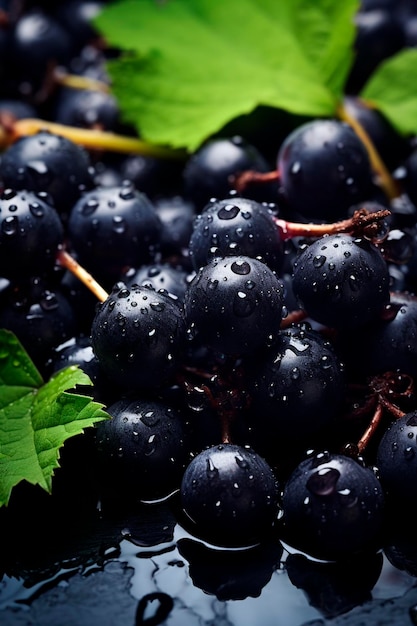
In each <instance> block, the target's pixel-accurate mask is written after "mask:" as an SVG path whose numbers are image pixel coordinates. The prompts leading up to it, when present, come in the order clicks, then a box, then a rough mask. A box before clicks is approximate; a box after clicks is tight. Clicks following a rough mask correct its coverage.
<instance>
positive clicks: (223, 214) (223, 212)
mask: <svg viewBox="0 0 417 626" xmlns="http://www.w3.org/2000/svg"><path fill="white" fill-rule="evenodd" d="M239 212H240V209H239V207H238V206H236V205H235V204H226V205H225V206H223V207H222V208H221V209H219V210H218V212H217V217H218V218H219V220H232V219H234V218H235V217H236V215H238V214H239Z"/></svg>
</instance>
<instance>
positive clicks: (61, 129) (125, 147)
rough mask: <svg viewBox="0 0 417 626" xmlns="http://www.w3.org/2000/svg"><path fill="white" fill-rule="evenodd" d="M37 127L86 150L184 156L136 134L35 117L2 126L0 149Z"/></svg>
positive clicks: (36, 129) (161, 157)
mask: <svg viewBox="0 0 417 626" xmlns="http://www.w3.org/2000/svg"><path fill="white" fill-rule="evenodd" d="M41 130H48V131H49V132H51V133H54V134H56V135H60V136H62V137H66V138H67V139H70V140H71V141H73V142H74V143H76V144H79V145H81V146H84V148H86V149H90V150H108V151H110V152H119V153H123V154H141V155H143V156H150V157H155V158H159V159H184V158H185V157H186V153H185V152H184V151H182V150H174V149H172V148H168V147H165V146H159V145H155V144H150V143H147V142H146V141H143V140H141V139H138V138H136V137H127V136H125V135H118V134H117V133H112V132H109V131H102V130H93V129H89V128H78V127H76V126H67V125H65V124H57V123H55V122H48V121H46V120H42V119H37V118H26V119H20V120H16V121H15V122H14V124H13V127H12V128H11V129H4V128H2V129H1V132H0V148H3V149H5V148H7V146H8V145H10V144H12V143H13V142H14V141H16V140H17V139H19V138H20V137H24V136H27V135H34V134H36V133H38V132H39V131H41Z"/></svg>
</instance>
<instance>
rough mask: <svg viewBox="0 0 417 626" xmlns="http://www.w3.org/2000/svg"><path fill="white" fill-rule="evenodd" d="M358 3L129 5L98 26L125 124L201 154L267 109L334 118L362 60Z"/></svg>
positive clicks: (172, 1)
mask: <svg viewBox="0 0 417 626" xmlns="http://www.w3.org/2000/svg"><path fill="white" fill-rule="evenodd" d="M358 4H359V3H358V1H357V0H344V1H343V2H340V0H337V1H336V0H314V2H311V0H279V1H277V0H223V1H222V2H216V1H214V0H166V1H165V2H156V1H155V0H120V1H119V2H115V3H111V4H109V5H107V6H106V7H105V8H104V10H103V11H102V13H101V14H100V15H99V16H98V17H97V18H96V19H95V25H96V27H97V28H98V29H99V31H101V33H102V34H103V35H104V37H105V39H106V40H107V41H108V43H109V44H111V45H113V46H115V47H117V48H119V49H121V50H123V51H125V54H123V55H122V56H121V57H120V58H118V59H116V60H113V61H111V62H109V64H108V70H109V74H110V77H111V80H112V88H113V91H114V93H115V95H116V97H117V99H118V102H119V105H120V109H121V112H122V115H123V117H124V118H125V119H126V121H128V122H130V123H132V124H134V125H135V126H136V128H137V130H138V132H139V133H140V135H141V136H142V137H143V138H144V139H145V140H147V141H150V142H153V143H157V144H167V145H170V146H172V147H176V148H180V147H185V148H187V149H189V150H194V149H196V148H197V147H198V146H199V145H200V144H201V143H202V142H203V141H204V140H205V139H207V138H208V137H209V136H210V135H212V134H214V133H215V132H217V131H218V130H220V129H221V128H222V127H223V126H224V125H225V124H226V123H227V122H229V121H231V120H232V119H234V118H236V117H237V116H239V115H243V114H247V113H250V112H252V111H253V110H254V109H255V108H256V107H257V106H259V105H265V106H270V107H275V108H280V109H284V110H287V111H290V112H292V113H295V114H300V115H310V116H330V115H333V114H334V113H335V111H336V108H337V104H338V103H339V102H340V98H341V95H342V90H343V85H344V83H345V80H346V77H347V73H348V71H349V68H350V66H351V63H352V58H353V52H352V50H353V46H352V44H353V40H354V36H355V26H354V19H353V18H354V14H355V12H356V11H357V9H358Z"/></svg>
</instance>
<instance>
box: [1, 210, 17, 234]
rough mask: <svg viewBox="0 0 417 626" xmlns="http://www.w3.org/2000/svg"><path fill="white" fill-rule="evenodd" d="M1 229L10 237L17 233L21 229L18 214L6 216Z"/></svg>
mask: <svg viewBox="0 0 417 626" xmlns="http://www.w3.org/2000/svg"><path fill="white" fill-rule="evenodd" d="M1 229H2V231H3V233H4V234H5V235H7V236H8V237H13V236H14V235H17V233H18V231H19V220H18V217H17V216H16V215H10V216H9V217H6V218H5V219H4V220H3V221H2V223H1Z"/></svg>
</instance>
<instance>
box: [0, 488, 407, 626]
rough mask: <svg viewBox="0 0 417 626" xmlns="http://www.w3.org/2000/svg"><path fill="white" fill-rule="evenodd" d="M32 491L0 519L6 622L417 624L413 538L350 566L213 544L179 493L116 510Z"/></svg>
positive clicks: (270, 548)
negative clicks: (193, 525)
mask: <svg viewBox="0 0 417 626" xmlns="http://www.w3.org/2000/svg"><path fill="white" fill-rule="evenodd" d="M28 493H30V494H31V492H30V491H29V492H24V495H25V497H23V496H22V495H21V501H20V503H19V507H15V508H13V507H12V509H10V510H8V511H7V514H5V511H4V510H3V511H2V516H1V518H0V522H1V528H2V533H1V542H0V547H1V558H0V565H1V568H2V578H1V579H0V624H1V625H2V626H139V625H141V624H146V625H147V626H157V625H158V624H167V625H169V626H188V625H189V626H194V625H195V626H211V625H214V624H216V626H234V625H236V626H254V625H255V624H262V625H263V626H272V625H274V626H280V625H281V624H282V625H283V626H284V625H285V626H307V625H308V626H319V625H320V626H339V625H342V624H343V625H346V626H358V625H359V624H366V625H367V626H373V625H375V626H376V625H377V626H383V625H384V624H387V625H388V624H389V625H390V626H397V625H398V626H407V625H408V624H410V625H412V624H416V623H417V617H416V616H417V584H416V582H417V578H416V577H415V573H414V570H413V561H412V558H413V554H411V553H407V552H406V550H407V549H408V548H409V546H408V544H407V546H406V544H402V545H401V546H397V548H396V549H395V550H394V549H392V550H391V552H390V551H387V553H386V554H385V553H379V554H374V555H369V557H367V558H366V559H365V558H364V559H363V560H360V561H357V562H355V563H352V564H351V566H350V567H351V569H349V568H348V569H346V567H345V566H344V567H340V566H339V565H338V564H334V563H321V562H316V561H311V560H307V559H306V558H305V557H304V556H302V555H300V554H292V553H291V551H290V549H289V548H288V546H285V545H282V544H280V542H279V541H268V542H265V543H264V544H260V545H257V546H253V547H251V548H248V549H246V550H220V549H214V548H213V546H207V545H205V544H203V543H202V542H200V541H199V540H197V539H196V538H194V537H192V536H191V535H190V534H188V532H187V531H186V530H185V529H184V528H183V527H182V526H181V525H180V524H178V523H177V518H176V508H175V496H173V497H172V498H170V499H168V500H167V501H165V502H161V503H154V504H141V505H138V506H137V507H136V508H135V510H134V511H129V512H125V513H124V512H122V511H120V512H118V514H112V515H111V516H109V515H103V513H101V514H99V513H98V512H97V511H95V512H94V513H92V512H91V510H89V511H88V512H87V511H85V510H84V511H81V512H82V513H83V514H82V515H78V514H72V515H71V513H70V511H69V509H65V507H64V509H63V507H62V506H60V507H59V509H56V508H54V507H53V506H52V505H49V504H48V505H47V506H46V507H45V506H43V507H41V506H40V505H41V504H43V505H45V503H46V502H49V501H48V500H44V498H43V497H41V498H40V500H39V501H38V502H37V504H38V506H39V507H40V508H39V509H38V510H36V507H35V504H36V499H31V496H28ZM40 511H42V513H40ZM407 554H408V561H407V560H406V559H407ZM387 555H388V556H389V557H390V558H387ZM390 559H391V560H390ZM393 563H395V565H394V564H393ZM400 568H401V569H400Z"/></svg>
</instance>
